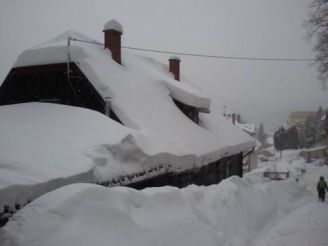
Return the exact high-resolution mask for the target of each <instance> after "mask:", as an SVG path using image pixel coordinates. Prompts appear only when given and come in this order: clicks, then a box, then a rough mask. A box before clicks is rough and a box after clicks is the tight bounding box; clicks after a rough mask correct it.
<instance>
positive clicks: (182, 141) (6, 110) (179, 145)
mask: <svg viewBox="0 0 328 246" xmlns="http://www.w3.org/2000/svg"><path fill="white" fill-rule="evenodd" d="M68 37H72V38H78V39H81V40H88V41H93V40H91V39H89V38H87V37H85V36H83V35H81V34H79V33H76V32H72V31H69V32H66V33H64V34H62V35H59V36H58V37H56V38H54V39H53V40H51V41H49V42H46V43H44V44H42V45H40V46H38V47H35V48H33V49H30V50H27V51H25V52H23V53H22V55H21V56H20V57H19V58H18V60H17V62H16V64H15V67H20V66H31V65H43V64H52V63H62V62H66V59H67V53H66V51H67V47H66V44H67V38H68ZM70 55H71V59H72V61H74V62H75V63H76V64H77V66H78V67H79V68H80V69H81V71H83V73H84V74H85V75H86V76H87V78H88V79H89V80H90V81H91V82H92V83H93V85H94V87H95V88H96V89H97V91H98V92H99V93H100V95H101V96H103V97H104V98H108V97H110V98H111V99H110V100H111V106H112V110H113V111H114V112H115V113H116V115H118V117H119V118H120V120H121V121H122V122H123V123H124V126H122V125H119V124H117V123H116V122H113V121H112V120H111V119H110V118H108V117H106V116H104V115H101V114H99V113H97V112H92V111H91V110H87V109H82V108H77V107H70V106H63V105H54V104H48V103H26V104H17V105H9V106H1V107H0V132H1V136H2V137H1V138H0V147H1V148H0V197H1V199H0V206H2V205H3V204H11V205H12V204H13V203H14V202H15V201H17V199H18V198H19V199H23V200H29V199H34V198H35V197H37V196H38V195H41V194H43V193H45V192H47V191H49V190H52V189H54V188H57V187H59V186H61V185H63V184H66V183H70V182H73V181H74V182H78V181H86V182H102V181H108V180H110V179H112V178H115V177H119V176H124V175H129V174H136V173H138V172H142V171H143V170H149V169H151V168H152V167H154V166H159V165H162V166H164V168H165V170H166V171H182V170H185V169H190V168H193V167H197V166H202V165H206V164H208V163H211V162H213V161H216V160H218V159H220V158H222V157H224V156H227V155H232V154H236V153H239V152H242V151H246V150H249V149H251V148H252V147H253V146H254V144H255V142H254V140H253V139H252V138H251V137H249V136H248V135H247V134H245V133H243V132H242V131H241V130H239V129H238V128H236V127H233V126H231V124H230V122H227V121H225V120H224V119H223V118H222V117H221V116H219V115H217V116H216V115H215V114H214V113H210V114H206V115H205V114H203V115H202V116H201V118H202V121H203V123H202V126H199V125H197V124H195V123H194V122H192V121H191V120H190V119H189V118H187V117H186V116H185V115H184V114H183V113H182V112H181V111H180V110H179V109H178V108H177V107H176V105H175V104H174V102H173V100H172V97H173V98H175V99H178V100H180V101H181V102H184V103H186V104H188V105H191V106H195V107H197V108H202V109H208V108H209V107H210V100H209V99H208V98H207V97H205V96H204V95H203V93H202V92H201V91H199V90H198V89H197V88H195V87H193V86H192V85H191V84H190V83H188V82H185V81H182V82H177V81H175V80H174V79H173V75H172V74H170V73H169V72H168V70H167V66H165V65H163V64H160V63H158V62H156V61H154V60H153V59H151V58H147V57H143V56H139V55H135V54H130V53H128V52H125V51H124V52H123V64H124V65H123V66H121V65H119V64H117V63H116V62H115V61H113V60H112V58H111V54H110V51H108V50H105V49H104V48H103V47H102V46H99V45H94V44H86V43H81V42H71V47H70ZM169 166H170V168H171V169H170V170H168V167H169ZM163 171H164V170H163ZM154 175H155V174H154ZM32 186H33V187H32ZM34 186H35V187H34ZM28 191H29V192H28ZM30 192H32V193H30Z"/></svg>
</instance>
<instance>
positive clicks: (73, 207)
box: [0, 165, 328, 246]
mask: <svg viewBox="0 0 328 246" xmlns="http://www.w3.org/2000/svg"><path fill="white" fill-rule="evenodd" d="M307 168H308V170H307V171H308V172H306V173H305V174H302V176H293V177H292V178H290V179H288V180H285V181H269V180H268V179H265V178H263V177H259V176H256V174H249V175H247V176H246V177H245V178H239V177H231V178H229V179H226V180H224V181H223V182H221V183H220V184H218V185H212V186H209V187H198V186H189V187H186V188H184V189H177V188H173V187H161V188H148V189H145V190H142V191H136V190H133V189H129V188H124V187H116V188H111V189H108V188H104V187H101V186H97V185H92V184H74V185H69V186H65V187H62V188H60V189H58V190H55V191H53V192H51V193H48V194H46V195H44V196H42V197H40V198H39V199H37V200H35V201H33V202H32V203H30V204H29V205H27V206H26V207H24V208H23V209H22V210H20V211H19V212H18V213H16V214H15V215H14V217H13V218H11V219H10V221H9V223H8V224H7V225H6V226H5V227H4V228H3V229H2V230H0V243H1V245H2V246H32V245H33V246H39V245H40V246H42V245H47V246H52V245H63V246H65V245H72V242H74V245H81V246H83V245H104V244H115V245H135V246H138V245H142V246H147V245H149V246H153V245H180V246H191V245H195V246H198V245H203V246H212V245H213V246H214V245H222V246H275V245H277V246H278V245H279V246H287V245H288V246H299V245H302V246H313V245H316V246H321V245H322V246H324V245H327V241H328V234H327V230H328V203H327V202H325V203H321V202H318V201H317V197H316V192H315V185H316V182H317V179H318V177H319V176H321V175H323V176H325V177H326V178H327V177H328V167H327V166H320V167H319V166H315V165H308V166H307ZM295 177H298V178H299V182H296V181H295Z"/></svg>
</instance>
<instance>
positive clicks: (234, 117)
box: [232, 113, 236, 125]
mask: <svg viewBox="0 0 328 246" xmlns="http://www.w3.org/2000/svg"><path fill="white" fill-rule="evenodd" d="M232 124H234V125H235V124H236V115H235V113H233V114H232Z"/></svg>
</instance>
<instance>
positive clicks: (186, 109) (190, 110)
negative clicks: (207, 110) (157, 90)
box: [173, 99, 199, 124]
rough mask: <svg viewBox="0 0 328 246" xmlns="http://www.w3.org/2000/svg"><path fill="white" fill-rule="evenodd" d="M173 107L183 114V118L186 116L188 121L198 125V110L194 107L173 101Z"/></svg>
mask: <svg viewBox="0 0 328 246" xmlns="http://www.w3.org/2000/svg"><path fill="white" fill-rule="evenodd" d="M173 101H174V103H175V105H176V106H177V107H178V108H179V109H180V110H181V112H182V113H184V115H185V116H187V117H188V118H189V119H190V120H192V121H193V122H195V123H196V124H198V123H199V114H198V113H199V110H198V109H197V108H195V107H192V106H189V105H186V104H184V103H182V102H179V101H177V100H175V99H173Z"/></svg>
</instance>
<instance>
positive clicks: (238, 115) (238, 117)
mask: <svg viewBox="0 0 328 246" xmlns="http://www.w3.org/2000/svg"><path fill="white" fill-rule="evenodd" d="M240 121H241V120H240V114H237V122H238V123H241V122H240Z"/></svg>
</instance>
